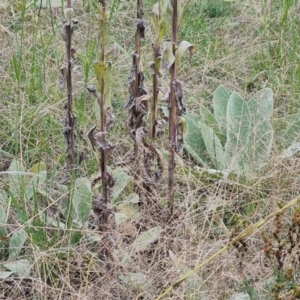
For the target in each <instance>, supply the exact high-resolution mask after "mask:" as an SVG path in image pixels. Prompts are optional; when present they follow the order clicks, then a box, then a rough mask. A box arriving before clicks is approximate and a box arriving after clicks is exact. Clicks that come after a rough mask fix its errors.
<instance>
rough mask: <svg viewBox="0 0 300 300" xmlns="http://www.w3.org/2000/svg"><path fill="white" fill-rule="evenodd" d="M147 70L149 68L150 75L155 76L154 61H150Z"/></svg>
mask: <svg viewBox="0 0 300 300" xmlns="http://www.w3.org/2000/svg"><path fill="white" fill-rule="evenodd" d="M149 68H150V71H151V75H156V69H155V62H154V61H150V63H149Z"/></svg>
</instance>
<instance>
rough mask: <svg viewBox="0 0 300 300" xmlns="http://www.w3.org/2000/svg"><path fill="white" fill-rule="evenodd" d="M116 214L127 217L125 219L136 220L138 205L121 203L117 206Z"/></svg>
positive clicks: (137, 217)
mask: <svg viewBox="0 0 300 300" xmlns="http://www.w3.org/2000/svg"><path fill="white" fill-rule="evenodd" d="M117 210H118V213H120V214H122V215H125V216H127V218H130V219H134V220H138V219H139V217H140V213H139V205H138V204H133V203H126V202H122V203H120V204H118V206H117Z"/></svg>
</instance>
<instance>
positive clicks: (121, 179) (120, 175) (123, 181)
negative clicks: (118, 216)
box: [112, 171, 129, 202]
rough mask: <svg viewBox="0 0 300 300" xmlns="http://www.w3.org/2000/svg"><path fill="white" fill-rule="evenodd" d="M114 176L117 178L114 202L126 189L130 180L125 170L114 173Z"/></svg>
mask: <svg viewBox="0 0 300 300" xmlns="http://www.w3.org/2000/svg"><path fill="white" fill-rule="evenodd" d="M113 177H114V179H115V180H116V183H115V186H114V191H113V196H112V202H116V199H117V198H118V197H119V195H120V194H121V193H122V192H123V190H124V189H125V187H126V185H127V183H128V180H129V176H128V175H127V174H126V173H125V172H124V171H117V172H116V173H114V175H113Z"/></svg>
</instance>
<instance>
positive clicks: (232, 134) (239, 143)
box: [225, 92, 251, 173]
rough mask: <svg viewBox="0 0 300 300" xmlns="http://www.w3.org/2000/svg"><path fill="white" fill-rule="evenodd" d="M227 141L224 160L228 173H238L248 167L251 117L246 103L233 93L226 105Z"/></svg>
mask: <svg viewBox="0 0 300 300" xmlns="http://www.w3.org/2000/svg"><path fill="white" fill-rule="evenodd" d="M226 117H227V140H226V144H225V159H226V163H227V166H228V168H229V171H233V172H238V173H239V171H240V170H246V169H247V168H248V167H249V161H248V160H247V151H248V149H247V147H249V136H250V133H251V115H250V110H249V107H248V105H247V103H246V101H245V100H244V99H243V98H242V97H241V96H240V95H239V94H238V93H236V92H233V93H232V94H231V96H230V98H229V100H228V105H227V116H226Z"/></svg>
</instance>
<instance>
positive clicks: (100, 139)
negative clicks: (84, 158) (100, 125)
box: [95, 132, 113, 150]
mask: <svg viewBox="0 0 300 300" xmlns="http://www.w3.org/2000/svg"><path fill="white" fill-rule="evenodd" d="M106 135H107V132H98V133H96V135H95V140H96V144H97V145H98V146H99V147H100V148H101V149H103V150H109V149H111V148H112V147H113V146H112V144H111V143H110V142H109V141H108V140H107V139H106Z"/></svg>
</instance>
